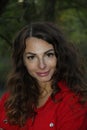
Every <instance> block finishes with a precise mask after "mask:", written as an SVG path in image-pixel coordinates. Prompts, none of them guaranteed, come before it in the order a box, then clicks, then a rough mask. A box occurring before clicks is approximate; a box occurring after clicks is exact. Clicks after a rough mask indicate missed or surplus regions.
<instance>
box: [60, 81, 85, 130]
mask: <svg viewBox="0 0 87 130" xmlns="http://www.w3.org/2000/svg"><path fill="white" fill-rule="evenodd" d="M58 86H59V87H60V88H61V92H60V95H61V97H62V100H61V101H60V102H59V107H58V120H59V122H60V127H63V128H66V129H65V130H68V127H69V128H72V129H74V130H77V129H79V128H82V129H83V127H84V128H85V129H83V130H86V128H87V125H86V121H87V104H81V103H79V99H78V96H77V95H75V93H73V92H72V91H71V90H70V89H69V88H68V87H67V85H66V84H65V83H63V82H60V83H58ZM60 115H61V116H60Z"/></svg>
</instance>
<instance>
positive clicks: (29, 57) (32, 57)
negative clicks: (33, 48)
mask: <svg viewBox="0 0 87 130" xmlns="http://www.w3.org/2000/svg"><path fill="white" fill-rule="evenodd" d="M34 57H35V56H27V59H29V60H33V59H34Z"/></svg>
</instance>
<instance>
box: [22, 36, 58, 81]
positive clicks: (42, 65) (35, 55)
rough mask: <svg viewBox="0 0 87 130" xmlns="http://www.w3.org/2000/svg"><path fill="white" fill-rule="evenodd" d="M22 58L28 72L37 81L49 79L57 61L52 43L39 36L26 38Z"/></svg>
mask: <svg viewBox="0 0 87 130" xmlns="http://www.w3.org/2000/svg"><path fill="white" fill-rule="evenodd" d="M23 60H24V64H25V66H26V68H27V71H28V73H29V74H30V75H31V76H32V77H34V78H35V79H36V80H37V81H38V83H42V82H49V81H51V78H52V76H53V74H54V71H55V69H56V63H57V58H56V56H55V51H54V48H53V45H52V44H49V43H48V42H46V41H44V40H42V39H39V38H35V37H31V38H28V39H27V40H26V48H25V51H24V55H23Z"/></svg>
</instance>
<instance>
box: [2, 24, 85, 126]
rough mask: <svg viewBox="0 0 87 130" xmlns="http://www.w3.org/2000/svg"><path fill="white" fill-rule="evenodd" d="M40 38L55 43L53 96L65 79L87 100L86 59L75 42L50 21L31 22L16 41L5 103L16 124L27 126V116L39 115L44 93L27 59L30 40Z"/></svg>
mask: <svg viewBox="0 0 87 130" xmlns="http://www.w3.org/2000/svg"><path fill="white" fill-rule="evenodd" d="M30 37H36V38H40V39H43V40H45V41H47V42H48V43H49V44H52V45H53V47H54V50H55V54H56V57H57V66H56V71H55V73H54V75H53V77H52V79H53V80H52V81H53V82H52V86H51V87H52V89H53V93H52V95H51V97H52V99H54V96H55V94H56V93H58V92H60V91H61V89H60V88H59V87H58V82H60V81H64V82H66V83H67V87H69V89H71V91H73V92H74V93H75V94H77V95H79V94H80V95H81V97H82V98H80V99H81V100H82V99H84V101H86V100H87V84H86V83H85V76H84V75H85V69H84V66H83V64H82V63H83V61H81V58H79V54H78V51H77V50H76V48H75V47H74V45H73V44H71V43H69V42H67V40H66V39H65V38H64V35H63V34H62V33H61V31H60V29H59V28H58V27H57V26H56V25H54V24H52V23H48V22H36V23H31V24H29V25H27V26H26V27H24V28H23V29H22V30H21V31H20V32H19V33H18V34H17V36H16V38H15V40H14V42H13V50H12V51H13V53H12V59H13V70H12V72H11V74H10V76H9V78H8V82H7V86H8V87H9V91H10V92H9V97H8V100H7V101H6V103H5V108H6V113H7V117H8V119H9V122H10V123H12V124H19V125H20V126H23V125H24V124H25V122H26V120H27V118H33V117H34V116H35V115H36V112H35V107H36V106H37V104H38V99H39V95H40V90H39V85H38V83H37V81H36V79H34V78H33V77H31V75H30V74H29V73H28V72H27V69H26V67H25V66H24V62H23V54H24V51H25V48H26V39H27V38H30Z"/></svg>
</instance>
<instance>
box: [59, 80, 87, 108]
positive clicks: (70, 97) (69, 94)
mask: <svg viewBox="0 0 87 130" xmlns="http://www.w3.org/2000/svg"><path fill="white" fill-rule="evenodd" d="M58 86H59V87H60V89H61V91H60V95H61V97H62V102H63V103H65V104H66V105H69V106H71V107H75V106H77V107H78V108H81V107H83V108H86V109H87V102H86V103H85V104H81V103H80V102H79V99H80V96H79V95H76V94H75V93H74V92H73V91H71V89H69V87H68V86H67V84H66V83H65V82H59V83H58Z"/></svg>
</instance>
